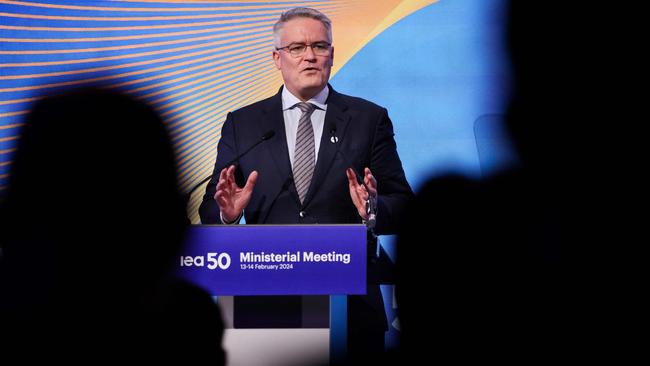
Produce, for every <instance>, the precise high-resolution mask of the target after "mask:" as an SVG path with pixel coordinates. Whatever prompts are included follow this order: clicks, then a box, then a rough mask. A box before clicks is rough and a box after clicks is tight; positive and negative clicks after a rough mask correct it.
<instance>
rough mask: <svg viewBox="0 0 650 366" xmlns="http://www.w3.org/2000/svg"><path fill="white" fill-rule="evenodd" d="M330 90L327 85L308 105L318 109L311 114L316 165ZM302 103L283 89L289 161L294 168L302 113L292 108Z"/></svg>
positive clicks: (283, 110)
mask: <svg viewBox="0 0 650 366" xmlns="http://www.w3.org/2000/svg"><path fill="white" fill-rule="evenodd" d="M329 92H330V89H329V88H328V87H327V85H325V88H323V90H321V91H320V93H318V94H316V95H315V96H314V97H313V98H311V99H309V100H308V101H307V103H312V104H313V105H315V106H316V109H315V110H314V112H313V113H312V114H311V126H312V128H313V129H314V148H315V150H316V151H315V156H314V159H315V160H314V164H316V162H317V161H318V150H319V149H320V139H321V137H322V136H323V126H324V125H325V112H327V105H326V104H325V101H326V100H327V96H328V95H329ZM300 102H302V101H301V100H300V99H298V98H296V96H295V95H293V94H291V92H290V91H289V90H288V89H287V88H286V87H284V88H282V113H283V114H284V130H285V134H286V137H287V148H288V149H289V160H290V161H291V166H292V167H293V157H294V155H295V151H296V135H297V134H298V122H299V121H300V116H301V115H302V111H301V110H300V109H299V108H291V107H293V106H294V105H296V103H300Z"/></svg>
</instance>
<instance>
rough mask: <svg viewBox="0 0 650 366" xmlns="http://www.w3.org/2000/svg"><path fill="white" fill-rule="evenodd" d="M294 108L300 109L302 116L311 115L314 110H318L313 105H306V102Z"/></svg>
mask: <svg viewBox="0 0 650 366" xmlns="http://www.w3.org/2000/svg"><path fill="white" fill-rule="evenodd" d="M294 107H297V108H298V109H300V110H301V111H302V114H311V113H312V112H313V111H314V109H316V106H315V105H313V104H311V103H305V102H301V103H296V104H295V105H294Z"/></svg>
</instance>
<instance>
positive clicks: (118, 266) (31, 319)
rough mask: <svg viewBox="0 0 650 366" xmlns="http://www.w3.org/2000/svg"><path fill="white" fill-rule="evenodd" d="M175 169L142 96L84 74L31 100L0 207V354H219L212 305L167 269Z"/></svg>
mask: <svg viewBox="0 0 650 366" xmlns="http://www.w3.org/2000/svg"><path fill="white" fill-rule="evenodd" d="M176 174H177V171H176V164H175V161H174V154H173V150H172V146H171V142H170V140H169V137H168V135H167V132H166V130H165V127H164V125H163V123H162V121H161V120H160V119H159V117H158V116H157V115H156V114H155V113H154V111H153V110H152V109H151V108H149V107H148V106H146V105H144V104H142V103H139V102H136V101H134V100H132V99H130V98H128V97H126V96H124V95H121V94H118V93H115V92H110V91H105V90H100V89H90V88H88V89H81V90H77V91H72V92H68V93H65V94H61V95H58V96H53V97H49V98H45V99H43V100H41V101H39V102H38V103H37V104H36V105H35V107H34V108H33V110H32V111H31V112H30V114H29V115H28V117H27V119H26V123H25V125H24V128H23V130H22V134H21V139H20V141H19V143H18V148H17V151H16V155H15V159H14V161H13V164H12V168H11V174H10V181H9V188H8V192H7V194H6V197H5V201H4V202H3V206H2V211H1V214H2V217H1V224H2V234H1V235H2V236H1V238H0V240H1V244H2V249H3V256H2V259H1V261H0V266H1V267H0V271H1V272H0V291H1V295H0V298H1V300H0V308H1V310H2V316H3V321H2V327H1V330H0V332H1V333H2V339H1V341H2V345H3V347H2V348H3V350H2V353H3V357H5V358H6V359H19V360H24V361H48V362H52V361H63V362H66V363H70V362H72V363H81V362H83V363H93V362H97V361H101V362H104V361H109V362H117V361H125V360H130V361H135V362H147V363H152V362H161V361H167V362H169V361H172V362H173V361H180V360H183V361H186V362H187V361H190V362H192V361H200V362H209V363H210V364H216V365H218V364H224V363H225V352H224V350H223V349H222V347H221V342H222V335H223V323H222V319H221V313H220V310H219V308H218V306H217V305H216V303H215V302H214V301H213V299H212V297H211V296H209V294H207V293H205V292H204V291H203V290H201V289H199V288H197V287H194V286H193V285H190V284H188V283H185V282H183V281H181V280H178V279H175V278H174V276H173V275H172V272H171V270H172V268H173V267H172V265H173V264H175V262H176V261H175V258H176V254H177V252H178V251H179V250H180V248H181V244H182V241H183V238H184V233H185V229H186V219H185V208H184V207H183V201H182V198H181V196H180V194H179V191H178V186H177V175H176ZM152 182H153V183H154V184H151V183H152ZM144 187H146V189H144ZM143 208H147V210H144V209H143ZM150 208H154V209H150ZM9 355H12V356H15V357H16V358H12V357H9Z"/></svg>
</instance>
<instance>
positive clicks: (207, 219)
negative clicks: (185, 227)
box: [199, 113, 237, 224]
mask: <svg viewBox="0 0 650 366" xmlns="http://www.w3.org/2000/svg"><path fill="white" fill-rule="evenodd" d="M236 156H237V148H236V143H235V131H234V126H233V117H232V113H228V116H227V117H226V122H224V124H223V127H222V128H221V138H220V139H219V144H218V145H217V158H216V159H215V163H214V170H213V172H212V179H210V182H209V183H208V185H207V187H206V189H205V194H204V195H203V201H202V202H201V206H200V207H199V216H200V218H201V223H202V224H221V218H220V212H219V205H217V202H216V201H215V200H214V194H215V193H216V192H217V183H219V174H220V173H221V170H222V169H223V168H225V166H224V164H225V163H226V162H228V161H231V160H232V159H234V158H235V157H236Z"/></svg>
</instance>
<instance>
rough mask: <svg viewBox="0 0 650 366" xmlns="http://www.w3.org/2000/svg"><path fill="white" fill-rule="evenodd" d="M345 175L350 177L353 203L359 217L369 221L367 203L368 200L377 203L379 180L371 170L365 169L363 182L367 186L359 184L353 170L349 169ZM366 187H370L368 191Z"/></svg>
mask: <svg viewBox="0 0 650 366" xmlns="http://www.w3.org/2000/svg"><path fill="white" fill-rule="evenodd" d="M345 174H346V175H347V176H348V183H349V186H350V197H351V198H352V203H354V206H355V207H356V208H357V211H358V212H359V216H361V218H362V219H364V220H368V217H369V214H368V211H367V209H368V206H367V204H366V202H367V201H368V200H372V201H373V202H377V180H376V179H375V177H374V176H373V175H372V172H371V171H370V169H369V168H365V169H364V174H365V175H364V177H363V182H364V183H365V186H364V185H363V184H359V182H358V181H357V175H356V174H355V173H354V170H352V168H348V169H347V170H346V171H345ZM366 187H368V189H367V190H366Z"/></svg>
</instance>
